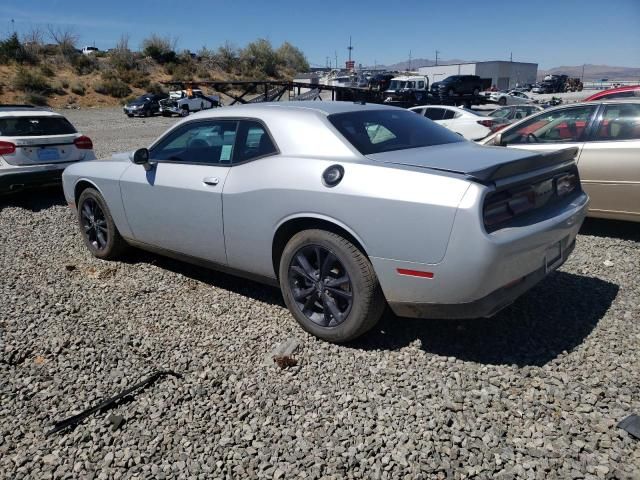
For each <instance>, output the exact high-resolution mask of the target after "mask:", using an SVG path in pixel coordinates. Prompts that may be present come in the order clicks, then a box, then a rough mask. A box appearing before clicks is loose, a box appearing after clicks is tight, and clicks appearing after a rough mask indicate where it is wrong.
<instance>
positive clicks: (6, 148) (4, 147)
mask: <svg viewBox="0 0 640 480" xmlns="http://www.w3.org/2000/svg"><path fill="white" fill-rule="evenodd" d="M15 151H16V146H15V145H14V144H13V143H11V142H0V155H11V154H12V153H15Z"/></svg>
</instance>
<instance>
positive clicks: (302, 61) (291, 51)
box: [276, 42, 309, 72]
mask: <svg viewBox="0 0 640 480" xmlns="http://www.w3.org/2000/svg"><path fill="white" fill-rule="evenodd" d="M276 57H277V59H278V60H277V61H278V64H280V65H282V66H284V67H286V68H288V69H290V70H294V71H296V72H307V71H309V62H307V58H306V57H305V56H304V53H302V50H300V49H299V48H296V47H294V46H293V45H291V44H290V43H289V42H284V43H283V44H282V45H281V46H280V48H278V50H276Z"/></svg>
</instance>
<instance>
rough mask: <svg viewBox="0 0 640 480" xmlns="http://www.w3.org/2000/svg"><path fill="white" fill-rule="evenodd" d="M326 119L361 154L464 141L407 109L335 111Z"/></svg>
mask: <svg viewBox="0 0 640 480" xmlns="http://www.w3.org/2000/svg"><path fill="white" fill-rule="evenodd" d="M327 118H328V119H329V121H330V122H331V123H332V124H333V126H334V127H336V129H338V131H339V132H340V133H341V134H342V135H343V136H344V137H345V138H346V139H347V140H348V141H349V143H351V144H352V145H353V146H354V147H355V148H356V149H357V150H358V151H359V152H360V153H362V154H363V155H370V154H374V153H381V152H389V151H393V150H405V149H408V148H419V147H428V146H431V145H442V144H445V143H456V142H464V141H465V140H464V139H463V138H462V137H461V136H460V135H458V134H456V133H454V132H452V131H450V130H447V129H446V128H444V127H441V126H440V125H437V124H435V123H434V122H432V121H431V120H428V119H427V118H425V117H423V116H422V115H416V114H415V113H414V112H410V111H408V110H395V109H394V110H366V111H358V112H347V113H336V114H333V115H329V116H328V117H327Z"/></svg>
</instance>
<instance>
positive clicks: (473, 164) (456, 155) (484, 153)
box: [367, 142, 578, 182]
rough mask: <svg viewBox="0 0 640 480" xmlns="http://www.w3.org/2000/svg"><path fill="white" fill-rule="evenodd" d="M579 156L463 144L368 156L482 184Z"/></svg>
mask: <svg viewBox="0 0 640 480" xmlns="http://www.w3.org/2000/svg"><path fill="white" fill-rule="evenodd" d="M577 152H578V149H577V148H567V149H563V150H559V151H554V152H544V153H538V152H533V151H527V150H516V149H511V148H505V147H491V146H481V145H477V144H475V143H472V142H459V143H448V144H444V145H435V146H431V147H421V148H410V149H406V150H395V151H391V152H383V153H376V154H372V155H367V158H369V159H371V160H374V161H376V162H383V163H390V164H395V165H407V166H412V167H421V168H427V169H431V170H437V171H444V172H450V173H457V174H461V175H465V176H467V177H470V178H472V179H474V180H477V181H480V182H491V181H494V180H499V179H501V178H505V177H510V176H513V175H518V174H521V173H526V172H528V171H531V170H537V169H540V168H545V167H548V166H552V165H556V164H561V163H565V162H568V161H571V160H572V159H574V158H575V156H576V153H577Z"/></svg>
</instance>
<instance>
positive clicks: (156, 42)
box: [142, 34, 177, 65]
mask: <svg viewBox="0 0 640 480" xmlns="http://www.w3.org/2000/svg"><path fill="white" fill-rule="evenodd" d="M175 44H176V42H175V40H172V39H171V38H169V37H161V36H159V35H156V34H153V35H151V36H150V37H148V38H145V39H144V40H143V41H142V53H143V54H144V55H145V56H147V57H151V58H153V59H154V60H155V61H156V62H158V63H159V64H161V65H162V64H165V63H170V62H174V63H175V62H176V61H177V55H176V52H175Z"/></svg>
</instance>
